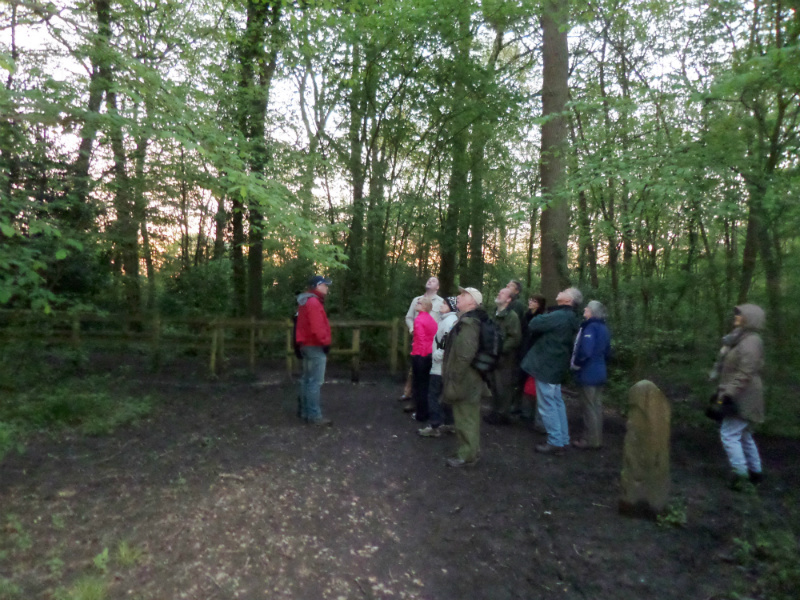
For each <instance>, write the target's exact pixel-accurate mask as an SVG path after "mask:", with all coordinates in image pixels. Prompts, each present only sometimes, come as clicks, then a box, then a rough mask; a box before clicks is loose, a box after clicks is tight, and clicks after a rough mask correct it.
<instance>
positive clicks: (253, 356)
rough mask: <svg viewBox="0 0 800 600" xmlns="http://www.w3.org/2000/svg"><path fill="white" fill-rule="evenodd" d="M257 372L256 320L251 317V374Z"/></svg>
mask: <svg viewBox="0 0 800 600" xmlns="http://www.w3.org/2000/svg"><path fill="white" fill-rule="evenodd" d="M255 370H256V318H255V317H250V372H251V373H254V372H255Z"/></svg>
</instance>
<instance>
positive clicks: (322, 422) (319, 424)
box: [308, 419, 333, 427]
mask: <svg viewBox="0 0 800 600" xmlns="http://www.w3.org/2000/svg"><path fill="white" fill-rule="evenodd" d="M308 424H309V425H314V426H316V427H330V426H331V425H333V421H331V420H330V419H319V420H318V421H309V422H308Z"/></svg>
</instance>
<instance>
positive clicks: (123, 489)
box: [0, 361, 800, 600]
mask: <svg viewBox="0 0 800 600" xmlns="http://www.w3.org/2000/svg"><path fill="white" fill-rule="evenodd" d="M198 362H199V361H198ZM94 368H96V369H100V370H102V369H104V368H107V369H108V370H114V369H120V368H123V369H125V370H124V373H125V376H126V378H127V380H128V381H129V382H131V384H132V388H131V389H135V390H137V391H138V393H141V394H151V395H153V396H155V397H157V398H159V399H160V401H159V402H158V404H157V408H156V409H155V411H154V412H153V413H152V414H151V416H150V417H148V418H147V419H146V420H144V421H141V422H139V423H137V424H136V425H133V426H129V427H125V428H122V429H119V430H117V431H116V432H115V433H113V434H111V435H109V436H105V437H80V436H76V435H59V436H43V435H42V436H39V437H37V438H35V439H33V440H31V441H30V442H29V444H28V446H27V449H26V451H25V452H24V453H23V454H14V453H12V454H9V455H7V456H6V457H5V459H3V461H2V462H0V581H1V582H3V583H2V584H0V598H14V599H16V598H24V599H26V600H27V599H33V598H76V599H77V598H82V597H86V598H89V597H93V596H91V595H90V593H91V590H92V589H93V586H95V588H99V589H100V590H101V591H100V595H96V596H94V597H97V598H103V597H105V598H120V599H121V598H132V599H152V600H169V599H179V598H187V599H197V600H211V599H216V598H219V599H228V598H248V599H289V598H291V599H307V600H323V599H333V600H337V599H347V600H350V599H353V600H358V599H366V600H373V599H386V598H408V599H412V598H414V599H426V600H434V599H441V600H472V599H474V600H479V599H486V600H503V599H512V598H525V599H538V598H541V599H551V598H553V599H561V598H564V599H572V598H585V599H614V600H624V599H631V600H634V599H635V600H640V599H642V598H658V599H672V598H674V599H676V600H677V599H681V600H683V599H686V598H691V599H710V598H716V599H722V598H732V597H735V596H734V595H733V592H735V591H736V590H739V591H740V592H741V591H744V592H749V593H752V594H753V596H751V597H754V596H756V595H761V594H767V593H766V592H763V589H764V587H763V585H762V584H760V583H759V578H760V577H763V576H764V574H765V570H764V569H765V567H764V563H761V562H758V560H757V558H758V557H756V559H753V560H750V559H751V558H752V555H753V552H751V550H752V548H751V547H750V546H749V545H748V544H749V542H747V540H746V539H744V538H743V537H742V535H743V534H742V531H743V528H746V522H747V520H748V519H750V520H762V516H763V515H782V517H781V518H783V519H788V521H783V522H784V523H788V526H787V527H788V529H786V530H788V531H789V532H790V536H791V537H793V536H794V534H792V533H791V531H792V529H791V528H792V527H795V529H794V531H795V532H796V531H798V530H799V529H797V528H796V526H797V525H798V522H800V521H798V514H797V508H796V507H797V506H798V497H799V495H800V494H799V492H800V490H798V482H800V463H799V462H798V461H797V460H796V457H797V456H798V450H800V444H798V443H797V442H796V441H792V440H783V439H767V438H760V439H759V444H760V446H761V450H762V454H763V459H764V463H765V471H766V472H767V474H768V475H767V478H766V481H765V482H764V484H763V486H762V487H761V488H760V489H759V491H758V494H757V495H756V494H754V493H750V494H742V493H736V492H733V491H730V490H728V489H727V487H726V485H725V482H726V476H727V469H726V466H725V460H724V456H723V452H722V449H721V448H720V444H719V441H718V438H717V434H716V430H715V429H714V428H713V427H712V426H711V425H710V424H709V426H708V427H703V426H700V427H694V428H686V429H682V428H675V429H674V430H673V437H672V480H673V494H672V495H673V497H674V498H675V502H676V503H675V505H674V508H673V509H672V511H671V513H670V519H669V520H672V521H681V520H682V519H683V518H684V517H685V519H686V522H685V524H684V525H683V526H680V527H670V526H664V525H663V524H661V525H659V524H658V523H655V522H652V521H646V520H639V519H631V518H625V517H621V516H620V515H619V514H618V512H617V501H618V494H619V474H620V467H621V464H622V444H623V437H624V430H625V425H624V420H623V419H622V418H621V417H620V416H619V415H615V414H611V413H609V414H608V415H607V417H606V438H605V442H606V444H605V446H604V448H603V449H602V450H599V451H579V450H570V451H569V452H568V453H566V455H564V456H558V457H555V456H543V455H539V454H536V453H535V452H534V445H535V444H537V443H541V442H542V441H543V437H542V436H541V435H540V434H538V433H535V432H534V431H533V430H532V429H531V428H530V427H529V426H527V425H522V424H518V425H512V426H504V427H497V426H494V427H492V426H488V425H483V426H482V431H481V444H482V458H481V461H480V463H479V464H478V465H477V466H476V467H474V468H471V469H452V468H448V467H447V466H445V462H444V459H445V457H447V456H449V455H451V454H452V451H453V449H454V445H455V440H454V438H453V436H443V437H441V438H438V439H426V438H421V437H419V436H417V435H416V434H415V431H416V429H417V423H415V422H414V421H412V420H411V419H410V418H409V415H407V414H404V413H403V412H402V411H401V403H399V402H398V401H397V397H398V394H399V392H400V390H401V387H402V386H401V383H400V382H399V379H398V378H396V377H395V378H391V377H389V376H388V374H386V373H385V372H383V371H374V372H368V373H366V374H364V375H362V382H361V383H360V384H358V385H354V384H352V383H350V382H349V380H348V377H347V374H346V372H345V370H344V369H343V368H337V367H336V366H332V367H330V368H329V372H328V381H327V383H326V384H325V385H324V387H323V392H322V396H323V409H324V412H325V414H326V416H327V417H330V418H332V419H333V421H334V426H333V427H330V428H318V427H312V426H308V425H304V424H302V423H301V422H300V421H299V420H298V419H297V418H296V417H295V414H294V411H295V391H294V387H293V386H292V385H291V384H289V383H287V382H286V381H285V380H284V379H283V374H282V372H281V371H280V370H279V369H278V368H275V369H274V370H270V369H264V370H262V371H259V372H258V373H257V374H256V375H255V376H252V375H251V376H244V374H243V373H242V374H240V375H239V376H236V374H235V373H232V372H231V371H229V372H228V373H229V374H228V375H226V376H223V377H222V378H221V379H220V380H217V381H210V380H209V379H208V378H207V377H206V376H205V374H203V373H202V371H201V370H200V369H201V367H200V366H199V365H194V366H192V365H190V364H189V363H185V364H178V363H175V364H173V365H171V366H168V367H166V368H164V369H163V370H162V371H161V372H159V373H156V374H153V373H150V372H148V371H147V370H145V369H144V367H143V366H142V365H139V364H137V363H136V362H135V361H134V362H131V363H130V364H127V365H119V364H111V363H109V364H108V365H105V366H103V365H101V364H96V365H95V366H94ZM567 392H569V390H567ZM673 400H675V399H674V398H673ZM567 404H568V410H569V414H570V426H571V428H573V429H575V428H576V427H578V411H577V406H576V405H575V402H574V396H572V395H571V396H569V397H568V398H567ZM756 502H757V504H754V503H756ZM795 541H796V539H795ZM769 550H770V547H768V548H767V549H766V551H769ZM759 589H761V590H762V592H761V594H759V592H758V590H759ZM87 590H88V591H87ZM103 590H104V592H103ZM103 593H104V594H105V595H103ZM81 594H84V595H83V596H81Z"/></svg>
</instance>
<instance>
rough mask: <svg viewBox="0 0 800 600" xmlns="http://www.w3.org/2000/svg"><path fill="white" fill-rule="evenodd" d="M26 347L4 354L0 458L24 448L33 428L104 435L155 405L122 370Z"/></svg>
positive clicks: (0, 377)
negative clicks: (90, 367) (91, 369)
mask: <svg viewBox="0 0 800 600" xmlns="http://www.w3.org/2000/svg"><path fill="white" fill-rule="evenodd" d="M28 350H29V352H28V353H27V354H25V355H21V354H20V351H21V350H20V349H17V353H11V352H8V351H7V352H5V353H4V355H3V357H2V358H3V361H2V365H1V366H0V391H1V392H2V395H3V399H4V401H3V402H2V403H0V458H2V457H3V456H4V455H5V454H6V453H8V452H10V451H15V450H16V451H22V450H23V448H24V443H25V440H26V438H27V437H28V436H29V435H30V434H32V433H34V432H45V433H57V432H62V431H65V430H71V431H74V432H76V433H78V434H81V435H104V434H108V433H110V432H111V431H113V430H114V429H116V428H117V427H119V426H121V425H126V424H129V423H132V422H135V421H137V420H138V419H141V418H142V417H144V416H146V415H148V414H149V413H150V412H151V410H152V407H153V401H152V399H151V398H150V397H148V396H141V395H137V394H136V393H135V392H132V391H131V390H130V382H129V381H127V380H126V377H125V375H124V374H114V373H105V374H101V375H100V374H87V372H86V368H85V366H84V364H85V363H84V362H83V359H82V357H75V356H72V355H67V356H66V357H65V356H64V355H63V354H56V353H52V352H45V351H41V350H40V351H36V349H28Z"/></svg>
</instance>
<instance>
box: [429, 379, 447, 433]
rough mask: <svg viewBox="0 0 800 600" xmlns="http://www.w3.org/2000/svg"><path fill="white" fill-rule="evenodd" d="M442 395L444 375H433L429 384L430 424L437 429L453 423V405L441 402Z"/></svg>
mask: <svg viewBox="0 0 800 600" xmlns="http://www.w3.org/2000/svg"><path fill="white" fill-rule="evenodd" d="M441 397H442V376H441V375H431V381H430V383H429V384H428V418H429V419H430V426H431V427H433V428H434V429H436V428H437V427H441V426H442V425H452V424H453V407H452V406H450V405H449V404H442V403H441V402H440V400H441Z"/></svg>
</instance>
